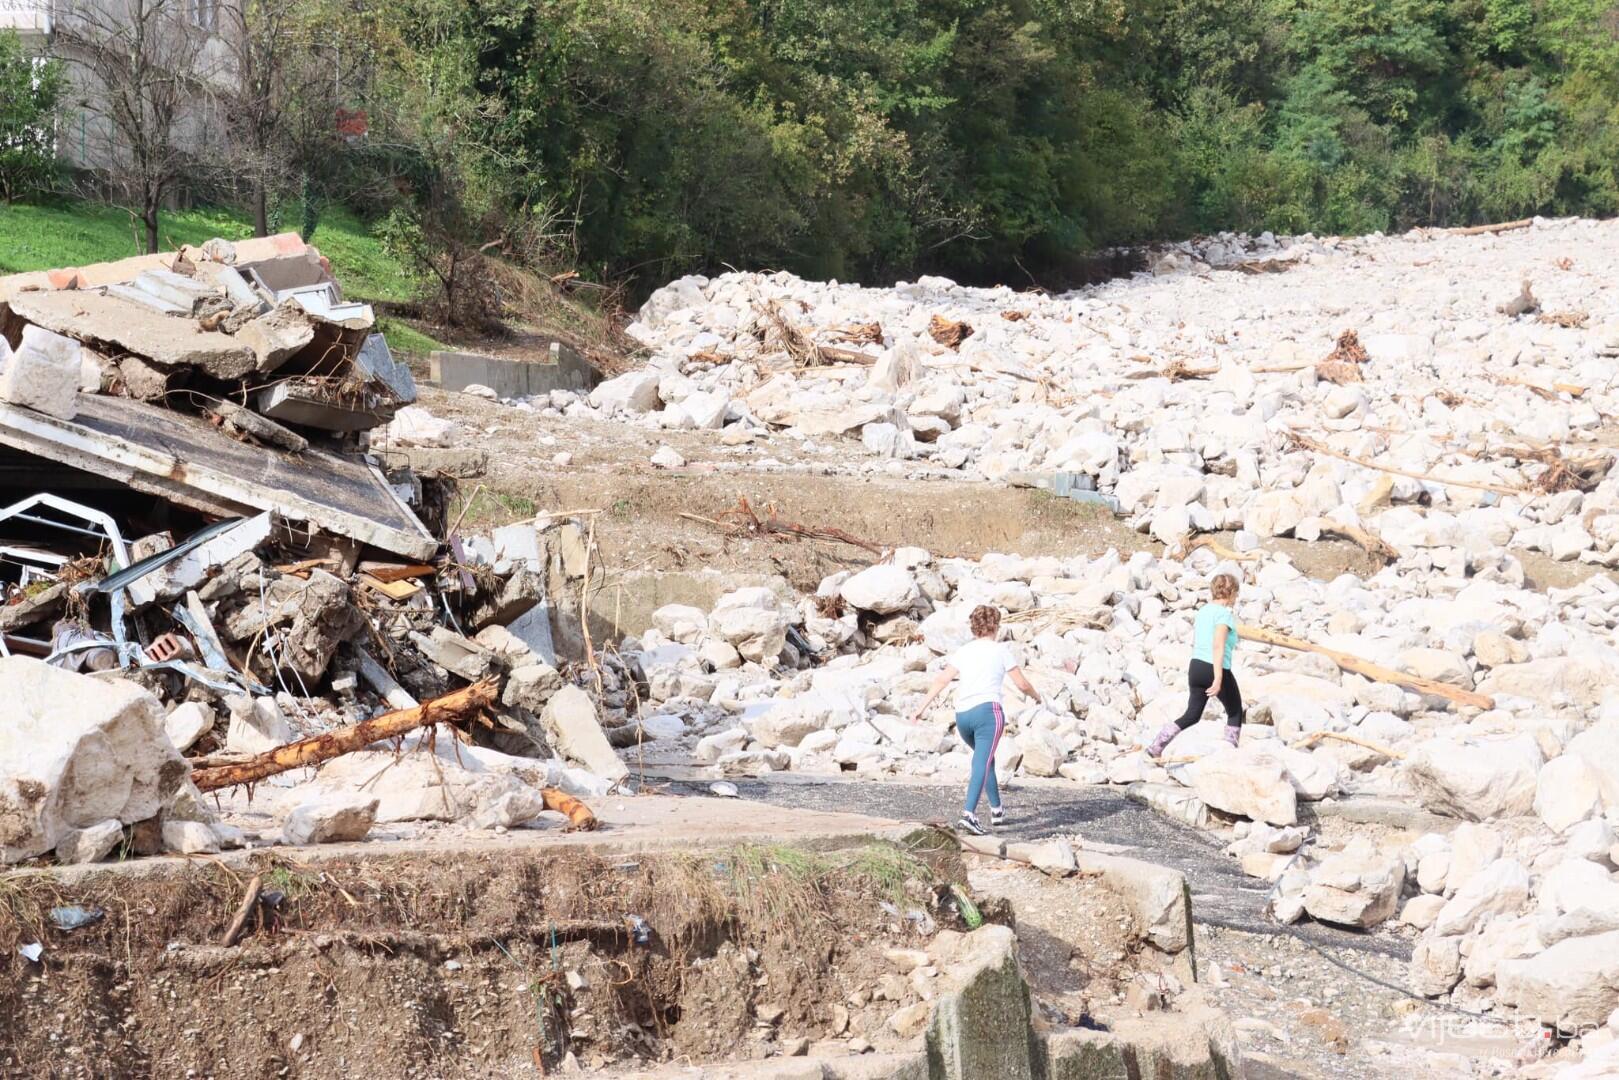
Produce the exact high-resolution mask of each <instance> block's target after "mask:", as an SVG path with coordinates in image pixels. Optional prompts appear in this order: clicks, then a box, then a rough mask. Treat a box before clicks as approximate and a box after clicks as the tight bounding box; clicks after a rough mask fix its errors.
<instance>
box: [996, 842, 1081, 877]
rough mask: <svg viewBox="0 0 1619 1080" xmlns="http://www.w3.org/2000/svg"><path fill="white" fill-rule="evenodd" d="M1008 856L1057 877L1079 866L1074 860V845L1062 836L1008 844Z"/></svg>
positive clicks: (1069, 872) (1071, 871)
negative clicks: (1034, 841) (1028, 842)
mask: <svg viewBox="0 0 1619 1080" xmlns="http://www.w3.org/2000/svg"><path fill="white" fill-rule="evenodd" d="M1006 857H1007V858H1008V859H1018V860H1020V861H1022V862H1026V863H1028V864H1029V865H1030V866H1032V867H1034V868H1035V869H1036V870H1039V871H1042V872H1044V873H1047V874H1051V875H1053V876H1055V877H1065V876H1067V875H1068V874H1072V873H1073V872H1074V871H1075V870H1077V869H1078V868H1079V867H1078V863H1076V862H1075V861H1074V848H1073V845H1071V844H1069V843H1068V841H1066V840H1064V839H1062V838H1061V837H1057V838H1055V839H1052V840H1042V841H1040V842H1039V843H1030V844H1008V845H1007V847H1006Z"/></svg>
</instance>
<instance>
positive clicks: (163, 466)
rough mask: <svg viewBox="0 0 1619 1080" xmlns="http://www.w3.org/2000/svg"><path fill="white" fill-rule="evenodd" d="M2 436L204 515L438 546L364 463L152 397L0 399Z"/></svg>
mask: <svg viewBox="0 0 1619 1080" xmlns="http://www.w3.org/2000/svg"><path fill="white" fill-rule="evenodd" d="M0 444H3V445H5V446H10V447H13V448H15V449H17V450H22V451H25V452H26V453H29V454H33V455H36V456H38V457H42V458H46V459H48V460H50V461H55V462H59V463H61V464H63V465H69V466H72V467H73V468H76V469H81V470H84V471H85V472H89V473H93V474H95V475H98V476H102V477H106V478H107V479H110V480H114V481H116V482H119V483H123V484H127V485H128V486H129V487H132V488H135V489H136V490H138V491H143V492H145V493H147V494H149V495H156V496H159V497H160V498H164V499H168V500H170V501H171V502H176V503H179V504H181V505H182V506H189V507H192V508H193V509H197V510H202V511H204V512H205V513H210V514H218V515H222V516H230V517H239V516H246V515H248V514H251V513H257V512H259V511H263V510H274V511H275V512H276V513H277V514H279V515H281V516H282V517H284V518H287V519H288V520H292V521H307V522H309V523H311V524H313V525H316V526H318V527H320V528H321V529H323V530H325V531H327V532H330V533H332V534H334V535H337V536H344V537H348V538H349V539H353V540H358V541H360V542H362V543H366V544H371V545H373V546H375V547H379V548H381V549H382V550H384V551H387V552H391V553H393V554H395V555H402V556H404V557H406V558H410V559H426V558H429V557H431V556H432V555H433V553H434V552H435V551H436V550H437V549H438V541H437V540H436V539H435V538H434V537H433V535H432V534H431V533H430V532H428V530H427V527H426V526H425V525H423V524H422V523H421V521H420V520H418V519H417V517H416V515H415V514H414V513H412V512H411V510H410V508H409V507H408V506H406V505H405V504H404V503H403V502H402V501H401V500H400V498H399V496H398V494H397V493H395V492H394V491H393V489H392V488H391V487H389V485H388V483H387V481H386V480H385V479H384V478H383V477H382V474H381V472H380V471H379V470H378V469H377V468H376V467H375V466H373V465H370V464H368V463H367V462H366V461H364V460H357V459H354V458H349V457H344V456H341V455H338V454H333V453H329V452H327V451H322V450H315V449H310V450H308V451H306V452H305V453H303V454H296V455H295V454H287V453H283V452H280V451H276V450H269V449H265V448H263V447H257V446H248V445H246V444H244V443H240V442H237V441H236V440H234V439H232V438H230V437H229V436H227V435H224V434H222V433H221V432H219V431H218V430H217V429H215V428H214V427H213V426H212V425H210V424H209V423H207V421H205V420H202V419H200V418H198V417H194V416H186V415H184V414H181V413H176V412H171V411H170V410H167V409H163V408H160V407H158V406H156V405H151V404H148V403H146V402H141V401H133V400H130V399H128V398H114V397H103V396H100V395H95V394H81V395H80V396H79V411H78V415H77V416H76V417H74V419H73V420H71V421H69V420H59V419H56V418H54V417H49V416H44V415H42V414H40V413H37V412H34V411H33V410H30V409H23V408H18V407H17V406H14V405H6V404H3V403H0Z"/></svg>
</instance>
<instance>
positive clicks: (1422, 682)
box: [1237, 625, 1495, 709]
mask: <svg viewBox="0 0 1619 1080" xmlns="http://www.w3.org/2000/svg"><path fill="white" fill-rule="evenodd" d="M1237 636H1238V637H1239V638H1242V639H1243V640H1244V641H1258V642H1262V643H1263V644H1266V645H1276V646H1279V647H1280V648H1283V649H1294V650H1297V651H1298V652H1308V653H1315V654H1316V655H1318V656H1325V657H1326V658H1327V659H1328V660H1331V661H1332V662H1333V663H1335V664H1337V665H1338V666H1339V667H1341V668H1343V669H1344V670H1345V671H1352V672H1354V673H1355V674H1356V675H1362V676H1364V677H1366V678H1368V679H1371V680H1372V681H1373V682H1386V683H1393V684H1394V685H1395V686H1404V687H1406V688H1408V689H1411V690H1415V691H1417V692H1418V693H1419V694H1431V695H1433V696H1434V697H1441V698H1444V699H1445V700H1446V701H1449V702H1452V703H1453V704H1456V705H1472V706H1475V707H1477V708H1480V709H1493V708H1495V699H1494V698H1492V697H1490V696H1489V695H1487V694H1479V693H1475V692H1474V691H1472V690H1463V689H1462V688H1461V687H1459V686H1451V685H1450V684H1449V683H1442V682H1436V681H1435V680H1433V679H1424V678H1422V677H1420V676H1417V675H1407V674H1406V673H1405V672H1403V671H1395V670H1394V669H1393V668H1386V667H1381V666H1379V665H1377V664H1374V663H1372V662H1371V661H1370V660H1363V659H1361V658H1360V657H1358V656H1355V655H1353V654H1352V653H1346V652H1339V651H1338V650H1337V649H1329V648H1327V647H1326V646H1325V645H1317V644H1315V643H1314V642H1310V641H1305V640H1304V639H1303V638H1296V637H1290V636H1288V635H1287V634H1282V633H1278V632H1277V631H1275V630H1266V629H1265V628H1264V627H1261V626H1247V625H1242V626H1238V627H1237Z"/></svg>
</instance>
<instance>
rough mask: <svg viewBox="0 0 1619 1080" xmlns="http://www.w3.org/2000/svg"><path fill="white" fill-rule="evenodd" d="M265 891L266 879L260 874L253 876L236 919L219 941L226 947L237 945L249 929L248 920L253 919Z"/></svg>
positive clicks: (237, 911) (239, 906)
mask: <svg viewBox="0 0 1619 1080" xmlns="http://www.w3.org/2000/svg"><path fill="white" fill-rule="evenodd" d="M263 889H264V878H263V876H261V875H259V874H254V875H253V880H252V881H249V882H248V883H247V891H246V892H245V893H243V894H242V902H241V904H239V905H238V906H237V908H236V917H235V918H234V919H232V920H231V921H230V928H229V929H227V930H226V931H225V936H224V937H222V938H220V939H219V943H220V944H221V945H224V946H227V947H229V946H231V945H234V944H236V939H237V938H239V937H241V936H242V931H243V930H245V929H247V920H248V919H251V918H252V917H253V912H254V911H256V910H257V909H258V906H259V893H260V892H261V891H262V890H263Z"/></svg>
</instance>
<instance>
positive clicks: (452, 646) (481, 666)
mask: <svg viewBox="0 0 1619 1080" xmlns="http://www.w3.org/2000/svg"><path fill="white" fill-rule="evenodd" d="M410 640H411V641H412V642H413V643H414V644H415V646H416V647H417V648H418V649H420V650H421V651H422V655H423V656H425V657H427V658H428V659H429V660H431V661H432V662H433V663H435V664H437V665H438V666H439V667H441V668H443V669H444V670H445V671H448V672H451V673H452V674H455V675H459V676H461V678H463V679H466V680H467V681H468V682H477V681H478V680H479V679H482V678H485V677H486V676H488V675H489V673H490V672H492V671H494V670H495V669H496V667H497V664H496V659H495V654H494V653H492V652H490V651H489V650H488V649H486V648H484V647H483V646H482V645H479V644H478V643H477V642H475V641H473V640H472V639H471V638H467V637H463V636H461V635H460V634H457V633H456V632H455V631H453V630H446V629H445V628H444V627H442V626H435V627H433V632H432V633H431V634H421V633H416V632H414V631H413V632H412V633H411V635H410Z"/></svg>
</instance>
